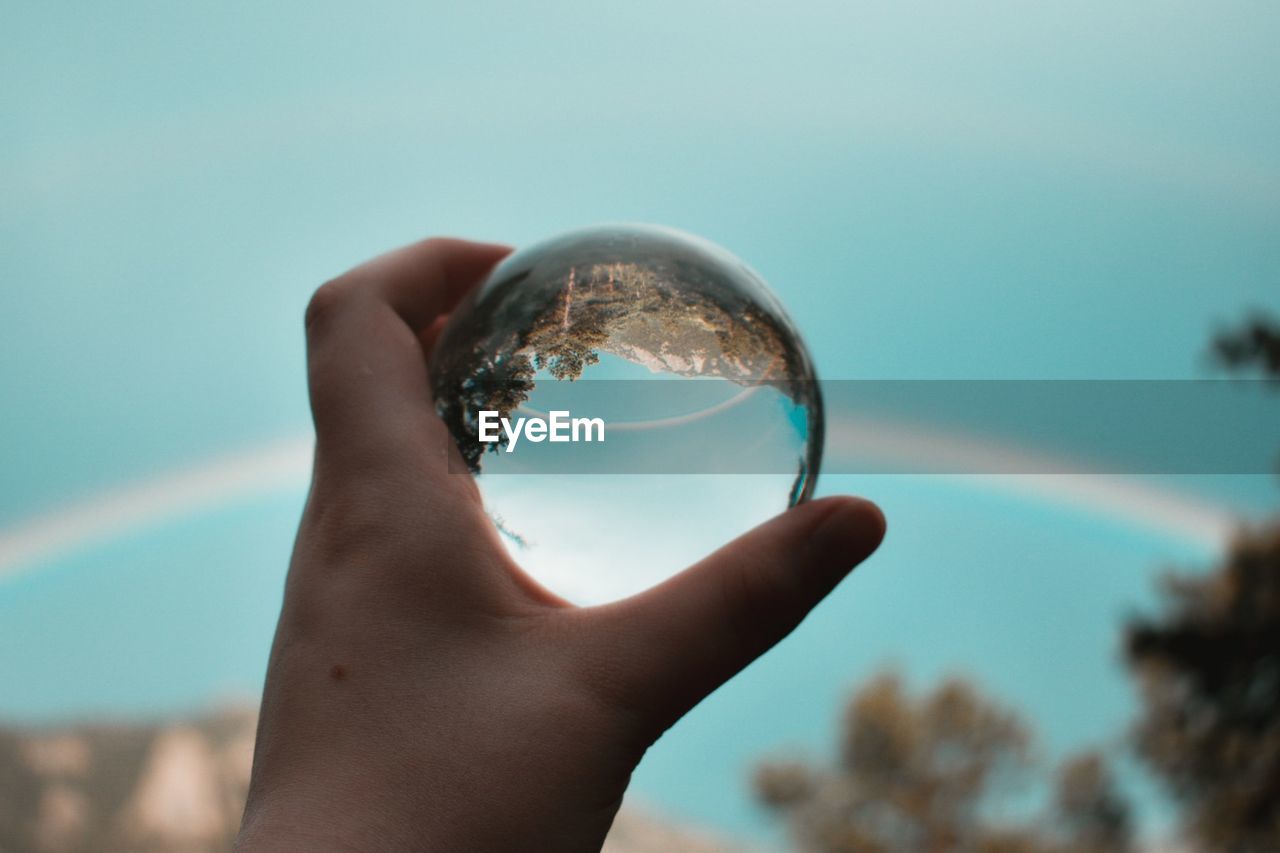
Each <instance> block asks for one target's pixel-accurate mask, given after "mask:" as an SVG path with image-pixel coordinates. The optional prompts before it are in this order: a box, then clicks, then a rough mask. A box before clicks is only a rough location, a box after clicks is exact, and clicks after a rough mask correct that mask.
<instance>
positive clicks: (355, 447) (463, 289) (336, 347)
mask: <svg viewBox="0 0 1280 853" xmlns="http://www.w3.org/2000/svg"><path fill="white" fill-rule="evenodd" d="M508 252H510V249H509V248H508V247H506V246H499V245H493V244H484V243H469V242H466V241H463V240H454V239H440V238H437V239H431V240H424V241H422V242H419V243H415V244H413V245H411V246H406V247H405V248H403V249H399V250H397V251H395V252H391V253H389V254H386V255H383V256H381V257H379V258H376V259H374V260H372V261H369V262H368V263H366V264H363V265H361V266H359V267H356V268H355V269H353V270H351V271H349V272H347V273H344V274H343V275H341V276H339V277H338V278H337V279H334V280H333V281H331V282H329V283H328V284H325V285H324V286H323V287H321V288H320V289H319V290H317V291H316V293H315V295H314V296H313V297H312V300H311V303H310V305H308V307H307V315H306V327H307V362H308V377H309V385H310V391H311V407H312V413H313V415H314V417H315V423H316V440H317V444H318V446H319V448H320V451H321V453H322V454H326V455H329V456H331V457H332V456H333V455H335V454H338V455H349V456H352V457H359V456H361V454H363V453H365V452H384V451H386V452H390V453H392V454H395V453H399V452H402V451H403V450H404V449H405V443H406V442H416V443H418V446H419V447H422V446H424V445H423V444H422V442H423V441H424V439H425V440H427V441H429V442H432V443H433V444H434V445H438V446H439V448H446V447H448V446H449V443H448V438H447V432H446V430H445V428H444V425H443V424H441V423H440V422H439V420H438V419H437V418H435V415H434V411H433V409H432V402H431V398H430V389H429V386H428V380H427V369H426V361H425V358H424V355H423V349H422V347H421V345H420V342H419V335H420V334H422V333H424V332H426V331H427V330H428V329H429V328H430V327H431V326H432V323H433V322H434V321H435V320H436V319H437V318H438V317H440V316H441V315H443V314H445V313H447V312H448V311H449V310H451V309H452V308H453V307H454V306H455V305H456V304H457V303H458V301H459V300H460V299H461V298H462V297H463V295H465V294H466V293H467V291H468V290H470V289H471V288H472V287H474V286H475V285H476V284H478V283H479V282H480V281H481V280H482V279H483V278H484V276H485V275H486V274H487V273H488V272H489V270H490V269H491V268H492V267H493V265H494V264H495V263H497V262H498V261H499V260H500V259H501V258H502V257H504V256H505V255H506V254H507V253H508Z"/></svg>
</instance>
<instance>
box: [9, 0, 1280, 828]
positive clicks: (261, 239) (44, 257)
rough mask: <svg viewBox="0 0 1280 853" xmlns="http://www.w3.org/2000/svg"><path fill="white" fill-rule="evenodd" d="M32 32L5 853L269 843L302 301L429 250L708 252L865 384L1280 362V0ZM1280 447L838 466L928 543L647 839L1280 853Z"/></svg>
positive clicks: (795, 673) (880, 562) (756, 689)
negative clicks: (1125, 460) (1070, 469)
mask: <svg viewBox="0 0 1280 853" xmlns="http://www.w3.org/2000/svg"><path fill="white" fill-rule="evenodd" d="M4 19H5V31H6V35H5V47H4V50H3V51H0V77H2V78H3V80H4V81H5V83H4V86H3V88H2V89H0V106H2V108H0V116H3V118H2V119H0V131H2V132H0V235H3V238H2V239H0V281H2V282H3V283H2V284H0V309H2V310H0V728H2V731H0V849H2V850H4V851H14V850H18V851H22V850H50V851H52V850H146V849H153V850H178V849H181V850H197V849H218V847H219V846H220V845H224V844H225V843H226V839H228V838H229V837H231V835H232V834H233V833H234V829H235V825H236V821H237V820H238V812H237V809H238V808H239V806H238V802H239V798H240V797H242V796H243V785H244V781H245V779H246V778H247V768H248V761H249V758H250V756H251V749H252V726H253V713H254V708H255V704H256V700H257V696H258V693H259V691H260V687H261V682H262V677H263V674H264V671H265V664H266V654H267V650H268V646H269V643H270V638H271V633H272V630H273V628H274V619H275V616H276V613H277V611H278V607H279V604H280V598H281V590H282V583H283V577H284V571H285V567H286V562H287V559H288V554H289V549H290V545H291V540H292V536H293V533H294V529H295V526H296V523H297V519H298V515H299V512H300V509H301V505H302V500H303V495H304V492H305V489H306V483H307V478H308V474H309V470H308V468H309V448H310V419H309V413H308V410H307V404H306V394H305V385H304V376H305V374H304V364H303V345H302V344H303V341H302V312H303V308H304V306H305V304H306V301H307V299H308V297H309V296H310V294H311V292H312V291H313V290H314V289H315V287H316V286H317V285H318V284H320V283H321V282H323V281H324V280H326V279H328V278H330V277H332V276H334V275H335V274H337V273H339V272H341V271H343V270H345V269H347V268H349V267H350V266H353V265H354V264H356V263H358V262H360V261H361V260H364V259H365V258H367V257H370V256H372V255H374V254H377V253H380V252H382V251H384V250H386V249H389V248H392V247H395V246H397V245H400V244H402V243H405V242H409V241H412V240H415V239H418V238H420V237H423V236H427V235H433V234H448V235H457V236H465V237H472V238H476V239H487V240H497V241H505V242H509V243H512V244H517V245H520V244H525V243H529V242H532V241H534V240H537V239H540V238H543V237H546V236H548V235H551V234H553V233H556V232H559V231H562V230H565V229H568V228H572V227H577V226H581V225H587V224H591V223H594V222H598V221H628V220H636V221H650V222H659V223H663V224H667V225H672V226H675V227H678V228H682V229H686V230H688V231H692V232H694V233H697V234H701V235H703V236H705V237H707V238H709V239H711V240H714V241H716V242H718V243H720V244H722V245H724V246H726V247H728V248H729V249H730V250H732V251H733V252H735V253H736V254H738V255H740V256H741V257H742V258H743V259H745V260H746V261H747V262H748V263H750V264H751V265H752V266H753V267H755V268H756V269H757V270H758V271H759V272H760V273H761V274H762V275H763V276H764V278H765V279H766V280H767V281H769V282H770V283H771V285H772V286H773V287H774V289H775V290H776V291H777V293H778V294H779V295H780V297H781V299H782V301H783V302H784V304H786V306H787V307H788V309H789V310H790V312H791V314H792V316H793V318H794V319H795V321H796V323H797V325H798V326H799V328H800V329H801V330H802V331H803V332H804V334H805V335H806V337H807V340H808V343H809V345H810V347H811V349H812V350H813V353H814V356H815V360H816V363H817V366H818V369H819V373H820V375H822V376H823V377H824V378H826V379H831V380H853V379H894V380H899V379H966V380H968V379H984V380H985V379H1035V380H1056V379H1080V380H1117V379H1126V380H1131V379H1160V380H1189V379H1203V378H1206V377H1221V376H1226V375H1228V374H1227V373H1225V372H1224V369H1225V368H1226V367H1230V366H1232V365H1233V364H1234V365H1235V366H1237V367H1243V368H1246V369H1247V368H1249V367H1250V366H1261V367H1263V368H1264V369H1265V368H1266V366H1267V365H1268V363H1269V364H1270V365H1271V368H1272V369H1273V370H1274V369H1277V367H1278V365H1280V361H1278V359H1277V354H1276V353H1277V350H1276V346H1275V344H1276V338H1275V337H1274V329H1273V327H1269V326H1268V324H1267V321H1265V319H1257V318H1259V317H1265V312H1266V311H1267V310H1268V309H1275V308H1277V307H1280V306H1278V305H1277V303H1278V302H1280V299H1278V298H1277V294H1278V293H1280V291H1278V290H1277V287H1276V283H1277V280H1278V279H1280V239H1278V238H1280V233H1277V222H1280V85H1277V84H1278V83H1280V58H1278V57H1280V54H1277V52H1276V50H1275V46H1276V44H1278V43H1280V12H1277V11H1276V10H1275V9H1274V8H1272V7H1269V6H1267V5H1265V4H1252V3H1234V2H1227V3H1218V4H1211V5H1205V4H1193V3H1183V2H1172V3H1160V4H1154V3H1153V4H1138V5H1132V4H1115V3H1103V2H1093V0H1085V2H1077V3H1072V4H1023V3H1013V2H979V3H963V4H955V3H942V2H936V3H933V2H931V3H925V4H910V5H903V4H895V3H868V2H858V3H848V2H839V3H837V2H830V3H821V2H803V1H802V2H788V3H785V4H784V3H715V2H697V0H694V2H689V0H685V2H681V3H665V2H651V3H646V4H626V5H622V4H598V3H585V2H555V0H552V2H546V3H540V4H536V5H535V4H497V3H489V2H484V1H483V0H480V2H472V3H465V4H459V3H454V4H432V3H406V4H401V5H398V4H393V3H387V4H378V5H374V6H360V7H357V6H354V5H351V4H326V3H306V4H302V3H278V4H271V5H270V6H269V7H267V6H265V5H264V4H250V3H239V2H229V3H217V4H214V3H193V4H176V5H175V4H166V3H151V4H146V3H132V2H130V3H116V4H88V3H59V4H12V3H10V4H8V5H7V6H6V9H5V15H4ZM1250 312H1263V313H1262V314H1251V313H1250ZM1251 317H1253V318H1255V319H1250V318H1251ZM1215 339H1217V340H1218V341H1219V344H1218V345H1217V346H1216V348H1215V345H1214V343H1213V342H1214V340H1215ZM1215 353H1216V355H1215ZM1268 357H1269V358H1270V362H1268V361H1267V359H1268ZM1231 375H1234V374H1231ZM1243 393H1250V394H1255V395H1266V394H1268V393H1269V391H1268V390H1267V389H1260V388H1258V387H1257V386H1256V385H1255V386H1250V387H1249V388H1246V389H1244V390H1243ZM1269 399H1270V404H1271V405H1274V406H1280V396H1276V395H1274V394H1272V395H1271V397H1270V398H1269ZM935 434H937V435H941V436H943V439H940V440H944V439H945V430H943V429H941V428H939V429H938V430H936V431H935ZM842 442H843V444H842ZM856 442H857V433H856V432H854V431H849V430H845V431H841V430H839V429H834V428H833V429H832V432H831V439H830V442H829V446H828V452H829V453H831V454H835V456H833V458H836V457H837V456H838V455H839V454H840V453H842V452H854V451H856V450H858V449H859V448H857V447H852V446H850V445H851V444H854V443H856ZM1034 449H1035V451H1036V452H1037V453H1038V454H1040V455H1041V456H1042V457H1043V458H1050V459H1052V458H1054V454H1055V452H1057V451H1058V450H1060V449H1061V448H1056V447H1055V446H1054V445H1053V442H1052V441H1042V442H1041V444H1040V445H1038V446H1036V447H1035V448H1034ZM1274 449H1275V451H1276V452H1280V435H1277V436H1276V441H1275V448H1274ZM1273 461H1274V459H1273V458H1272V457H1266V458H1259V459H1258V460H1257V462H1256V468H1255V469H1253V471H1254V472H1253V473H1240V472H1238V471H1237V472H1234V473H1231V474H1201V475H1195V476H1192V475H1187V474H1185V473H1183V474H1177V475H1175V474H1173V473H1165V474H1162V473H1161V472H1150V473H1130V474H1123V475H1121V474H1116V475H1106V474H1091V475H1087V476H1083V475H1076V476H1073V475H1070V474H1037V475H1029V474H1028V475H1014V476H1009V475H1002V476H995V475H990V476H984V475H981V474H968V475H964V476H960V475H947V476H943V475H932V476H930V475H889V474H879V475H874V476H872V475H864V476H857V475H833V476H824V477H823V478H822V479H821V480H820V483H819V492H820V493H830V492H837V491H852V492H855V493H859V494H863V495H866V496H868V497H870V498H873V499H875V500H877V501H878V502H880V503H881V504H882V506H883V507H884V509H885V512H886V514H887V516H888V517H889V519H890V533H889V537H888V539H887V541H886V543H885V545H884V547H883V549H882V550H881V552H880V553H878V554H877V555H876V556H875V558H874V559H872V560H871V561H869V562H868V563H867V564H866V565H865V566H863V567H862V568H861V569H860V570H859V571H858V572H857V573H856V574H855V576H854V577H852V578H851V579H850V581H849V582H847V583H846V584H844V585H843V586H842V587H841V588H840V589H839V590H837V591H836V593H835V594H834V595H832V597H831V598H830V599H829V600H828V601H827V602H825V603H824V604H823V605H822V606H821V607H820V608H819V609H818V610H817V611H816V612H815V613H814V615H813V617H812V618H811V619H810V620H809V621H808V622H806V623H805V625H804V626H802V627H801V629H800V630H799V631H797V632H796V633H795V634H794V635H793V636H792V637H791V638H789V639H788V640H787V641H786V642H784V643H783V644H782V645H781V646H780V647H778V648H777V649H775V650H774V651H773V652H771V653H770V654H769V655H767V656H766V657H765V658H763V659H762V660H760V661H759V662H758V663H757V664H755V665H754V666H752V667H751V668H750V669H748V670H747V671H746V672H744V673H743V674H742V675H741V676H740V677H739V678H737V679H736V680H735V681H733V682H732V683H731V684H729V685H728V686H726V687H725V688H724V689H722V690H721V691H719V692H718V693H717V694H715V695H714V696H712V697H711V698H710V699H709V700H708V701H707V702H705V703H704V704H703V705H702V706H700V707H699V708H698V709H697V710H696V711H695V712H694V713H693V714H691V715H690V716H689V717H688V718H687V719H685V720H684V721H683V722H681V723H680V724H679V725H678V726H677V727H676V728H675V729H674V730H672V731H671V732H670V733H669V734H668V735H667V736H666V737H664V738H663V740H662V741H661V742H660V743H659V744H658V745H657V746H656V747H655V748H654V749H653V750H652V751H651V753H650V754H649V755H648V756H647V757H646V759H645V762H644V763H643V765H642V766H641V768H640V770H639V771H638V773H637V775H636V777H635V780H634V783H633V785H632V791H631V800H630V801H629V802H628V804H627V806H626V807H625V815H624V817H623V818H621V819H620V821H619V826H618V828H617V832H616V834H615V838H614V839H613V841H611V844H613V845H614V846H615V847H616V849H617V850H619V851H624V850H677V849H689V850H703V849H706V850H718V849H744V848H745V849H771V848H776V847H795V848H797V849H804V850H809V849H812V850H876V849H885V850H895V849H904V850H913V849H920V850H924V849H928V850H948V849H965V850H969V849H975V850H976V849H984V850H986V849H991V850H995V849H1001V850H1006V849H1007V850H1015V849H1016V850H1041V849H1087V848H1092V849H1098V850H1103V849H1107V850H1110V849H1116V850H1119V849H1128V848H1131V847H1138V848H1143V849H1176V850H1184V849H1197V848H1198V847H1202V846H1203V847H1206V848H1215V847H1216V848H1219V849H1226V848H1227V847H1228V846H1230V845H1231V844H1235V845H1236V846H1235V847H1234V849H1240V850H1251V849H1274V848H1275V847H1276V846H1280V840H1277V839H1280V817H1278V816H1277V813H1276V810H1275V806H1274V805H1271V806H1268V805H1267V800H1266V798H1265V797H1264V796H1263V793H1262V792H1264V791H1265V790H1267V789H1268V786H1269V785H1271V784H1273V783H1280V769H1278V768H1280V758H1277V756H1278V755H1280V731H1278V729H1277V725H1276V723H1275V713H1274V708H1275V702H1276V701H1280V695H1278V694H1280V660H1277V652H1276V651H1275V649H1276V648H1280V640H1277V636H1278V635H1277V630H1276V627H1275V625H1276V620H1277V618H1280V617H1277V615H1276V614H1277V613H1278V612H1280V594H1278V593H1277V592H1276V589H1277V586H1278V584H1277V581H1276V572H1277V569H1276V568H1275V567H1276V563H1277V559H1278V557H1277V554H1278V552H1280V546H1277V544H1276V535H1275V533H1274V528H1273V527H1271V528H1269V527H1268V526H1267V523H1266V519H1268V518H1269V517H1271V516H1272V514H1274V513H1275V512H1276V509H1277V496H1278V493H1277V491H1276V486H1275V480H1274V478H1273V477H1272V476H1271V475H1270V474H1269V473H1267V472H1268V471H1269V470H1270V466H1271V465H1272V463H1273ZM1269 530H1270V531H1272V532H1268V531H1269ZM1241 531H1249V532H1244V533H1242V532H1241ZM1268 537H1270V538H1268ZM1232 543H1235V544H1234V545H1232ZM1232 547H1234V548H1235V551H1234V552H1229V549H1230V548H1232ZM1230 553H1234V554H1235V556H1234V557H1232V556H1230ZM1169 570H1177V571H1179V572H1181V573H1182V576H1183V577H1184V578H1185V579H1184V580H1183V581H1182V582H1181V583H1180V584H1178V585H1176V586H1177V589H1178V590H1180V592H1179V593H1177V594H1176V595H1175V596H1174V597H1173V598H1169V597H1168V596H1166V595H1165V594H1164V593H1162V592H1161V589H1162V587H1161V586H1160V584H1159V583H1158V581H1159V579H1160V578H1161V577H1162V575H1164V574H1165V573H1166V572H1167V571H1169ZM1251 584H1252V586H1251ZM1255 592H1256V594H1255ZM1259 602H1261V603H1259ZM1268 602H1269V604H1268ZM1267 607H1270V608H1271V609H1270V610H1267ZM1250 620H1252V621H1250ZM1241 626H1243V627H1241ZM1180 631H1181V632H1182V633H1179V632H1180ZM1206 636H1208V637H1210V638H1211V639H1212V642H1210V641H1209V640H1206ZM1224 638H1226V639H1224ZM1233 638H1234V639H1233ZM1273 641H1275V642H1273ZM1236 652H1239V655H1237V656H1235V657H1233V655H1236ZM1228 662H1234V663H1228ZM1233 703H1234V704H1233ZM1215 726H1216V728H1215ZM1099 756H1105V757H1106V759H1107V760H1105V761H1104V760H1102V758H1100V757H1099ZM1268 756H1269V758H1268ZM1268 761H1269V762H1270V763H1266V762H1268ZM1251 762H1252V763H1251ZM1215 773H1216V774H1218V776H1217V777H1215V776H1214V774H1215ZM1228 777H1230V778H1232V779H1233V780H1234V781H1235V782H1236V783H1237V784H1236V788H1239V789H1240V790H1239V792H1238V797H1236V798H1235V799H1231V800H1230V802H1226V803H1222V802H1219V801H1220V800H1222V799H1223V797H1224V796H1225V794H1224V793H1223V792H1224V791H1225V790H1226V787H1224V785H1223V784H1210V783H1212V782H1213V781H1214V780H1215V779H1216V780H1217V781H1218V782H1223V780H1225V779H1226V778H1228ZM1008 780H1015V781H1012V782H1010V781H1008ZM1017 780H1020V781H1017ZM1206 780H1208V782H1206ZM1235 790H1236V789H1235V788H1232V791H1235ZM1268 833H1271V834H1268ZM1269 840H1270V841H1272V842H1274V843H1268V841H1269ZM877 845H879V846H877ZM1001 845H1003V846H1001ZM1016 845H1021V846H1016ZM1055 845H1057V846H1055Z"/></svg>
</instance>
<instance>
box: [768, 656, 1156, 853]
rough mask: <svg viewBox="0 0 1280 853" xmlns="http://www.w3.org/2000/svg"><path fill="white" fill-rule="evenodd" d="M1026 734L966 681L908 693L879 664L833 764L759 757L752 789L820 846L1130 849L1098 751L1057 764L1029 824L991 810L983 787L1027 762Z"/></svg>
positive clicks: (1026, 767) (1018, 773)
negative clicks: (1053, 784) (1042, 804)
mask: <svg viewBox="0 0 1280 853" xmlns="http://www.w3.org/2000/svg"><path fill="white" fill-rule="evenodd" d="M1031 740H1032V736H1031V731H1030V729H1029V728H1028V727H1027V725H1026V724H1025V723H1024V722H1023V721H1022V720H1021V719H1020V718H1019V717H1018V716H1017V715H1016V714H1015V713H1013V712H1012V711H1009V710H1007V709H1005V708H1003V707H1001V706H1000V705H999V704H997V703H996V702H995V701H993V700H992V699H990V698H988V697H987V696H985V695H983V693H982V692H981V691H980V690H979V689H978V688H977V687H976V686H975V685H973V684H971V683H970V682H968V681H965V680H963V679H959V678H950V679H947V680H946V681H944V682H942V683H941V684H939V685H938V686H937V687H935V688H934V689H933V690H932V691H930V692H929V693H927V694H926V695H924V696H921V697H919V698H913V697H911V696H909V695H908V694H907V693H906V691H905V690H904V689H903V685H902V682H901V679H900V678H899V677H898V676H897V675H895V674H893V673H883V674H881V675H879V676H877V677H875V678H873V679H872V680H871V681H869V682H867V683H866V684H865V685H863V686H862V687H861V688H860V689H859V690H858V691H857V692H856V693H855V695H854V696H853V698H852V700H851V701H850V703H849V706H848V708H847V709H846V711H845V715H844V720H843V728H842V733H841V741H842V742H841V749H840V760H839V762H838V764H837V765H836V766H835V767H819V766H814V765H812V764H808V763H805V762H799V761H787V762H771V763H766V764H764V765H762V766H761V767H760V768H759V769H758V770H757V773H756V776H755V787H756V791H757V794H758V796H759V797H760V799H761V800H762V801H763V802H764V803H765V804H766V805H767V806H768V807H769V808H770V809H772V810H773V811H775V812H777V813H779V814H780V815H782V816H783V817H785V818H786V820H787V822H788V825H789V828H790V830H791V835H792V838H793V840H794V841H795V843H796V845H797V846H798V847H799V848H800V849H802V850H806V851H816V852H817V853H845V851H849V853H854V851H856V853H863V851H868V853H869V852H870V851H929V852H930V853H932V851H950V850H963V851H981V853H1005V851H1007V852H1008V853H1048V851H1054V853H1057V851H1067V850H1072V851H1097V853H1104V851H1107V852H1108V853H1109V852H1110V851H1124V850H1128V849H1129V848H1130V829H1129V812H1128V808H1127V806H1126V805H1125V803H1124V801H1123V800H1122V799H1121V798H1120V797H1119V795H1118V794H1117V793H1116V791H1115V788H1114V785H1113V783H1112V780H1111V777H1110V774H1109V773H1108V772H1107V770H1106V767H1105V765H1104V763H1103V760H1102V758H1101V757H1100V756H1098V755H1088V756H1083V757H1080V758H1078V759H1074V760H1072V761H1070V762H1068V763H1067V764H1066V765H1064V767H1063V768H1062V770H1061V772H1060V773H1059V778H1058V780H1057V796H1056V798H1055V801H1054V805H1053V807H1052V808H1051V809H1050V812H1049V813H1048V814H1047V815H1044V816H1043V817H1042V818H1041V819H1040V820H1039V821H1037V822H1036V823H1035V824H1034V825H1030V824H1028V825H1025V826H1024V825H1019V824H1011V823H1006V822H1000V821H997V820H995V819H993V818H992V817H991V816H990V814H989V812H990V810H989V809H988V808H985V807H986V806H989V805H990V802H989V799H990V797H991V795H992V794H993V793H995V792H997V791H999V790H1001V789H1004V790H1008V786H1010V785H1011V784H1013V783H1016V782H1018V781H1021V780H1022V779H1023V778H1024V777H1025V776H1026V774H1027V773H1029V772H1030V770H1031V769H1032V768H1033V764H1032V762H1031V759H1030V746H1031Z"/></svg>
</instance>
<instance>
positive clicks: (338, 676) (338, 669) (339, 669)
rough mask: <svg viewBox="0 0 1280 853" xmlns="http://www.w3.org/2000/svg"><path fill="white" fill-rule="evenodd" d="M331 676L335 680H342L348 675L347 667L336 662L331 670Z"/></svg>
mask: <svg viewBox="0 0 1280 853" xmlns="http://www.w3.org/2000/svg"><path fill="white" fill-rule="evenodd" d="M329 677H330V678H332V679H333V680H334V681H342V680H343V679H345V678H346V677H347V668H346V667H345V666H343V665H342V664H340V663H335V664H334V665H333V668H332V669H330V670H329Z"/></svg>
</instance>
